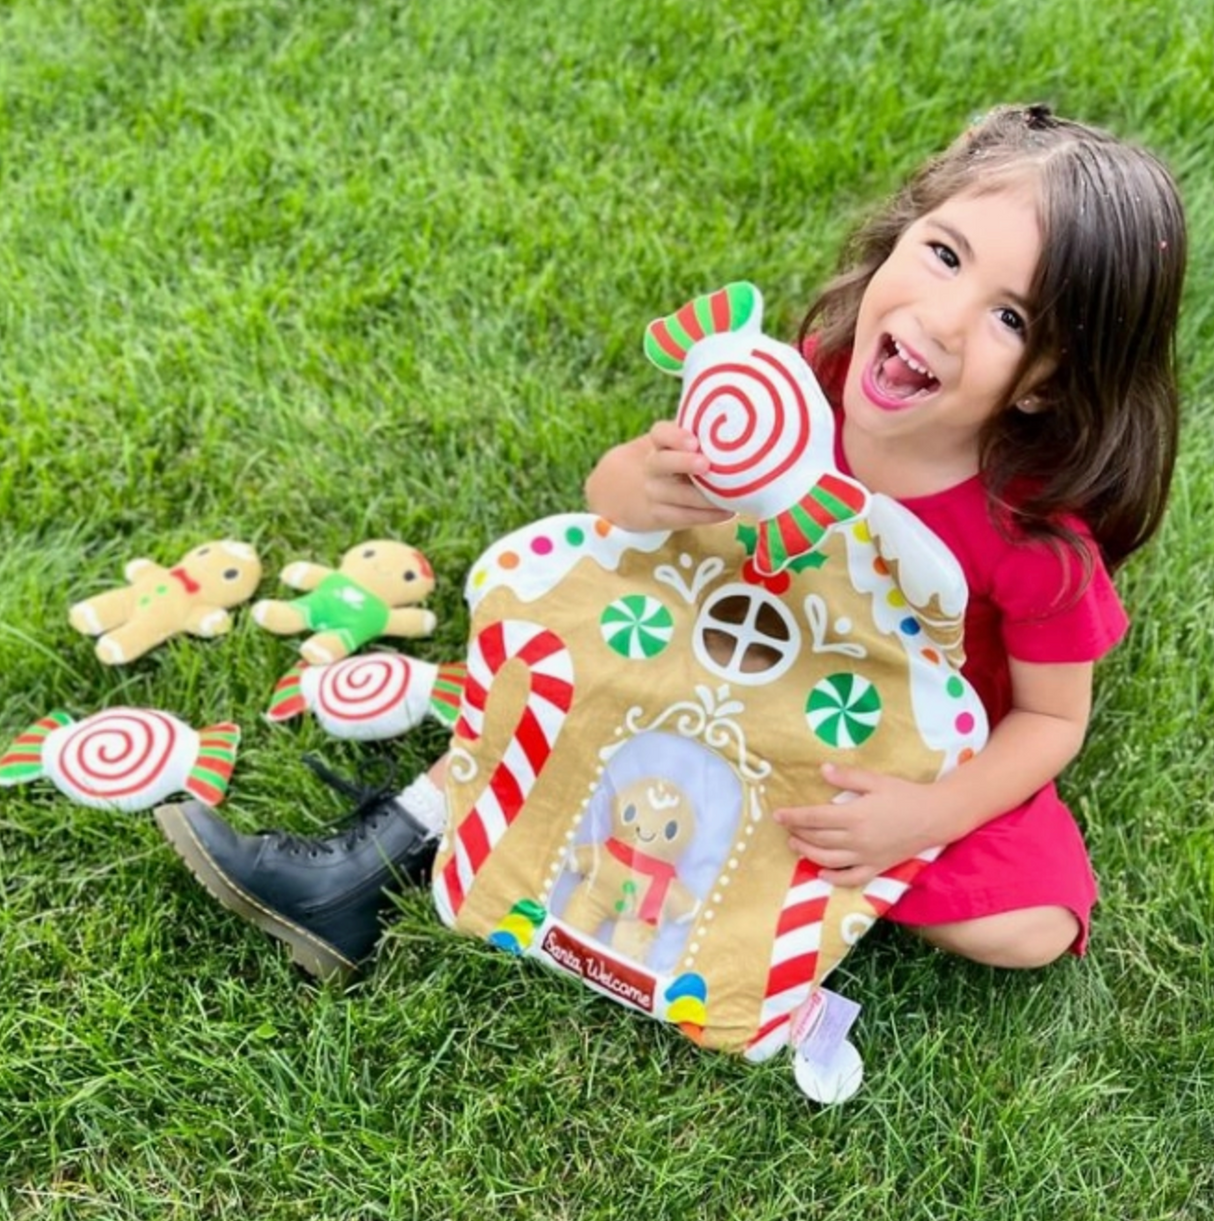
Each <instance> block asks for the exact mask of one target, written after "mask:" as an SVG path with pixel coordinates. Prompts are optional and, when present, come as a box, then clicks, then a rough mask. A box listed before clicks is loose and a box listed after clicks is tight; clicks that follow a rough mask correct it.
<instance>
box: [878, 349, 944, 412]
mask: <svg viewBox="0 0 1214 1221" xmlns="http://www.w3.org/2000/svg"><path fill="white" fill-rule="evenodd" d="M872 381H873V385H874V386H875V387H876V389H877V390H878V391H879V392H880V393H881V395H882V396H883V397H884V398H886V399H888V400H891V401H892V402H895V403H910V402H913V401H915V400H917V399H922V398H927V396H928V395H930V394H935V392H936V391H937V390H939V389H940V379H939V378H937V377H936V375H935V374H934V373H933V372H932V371H931V370H930V369H929V368H928V367H927V366H926V365H925V364H924V363H923V362H922V361H921V360H920V359H919V358H918V357H917V356H915V355H914V354H912V353H911V352H910V351H908V350H907V349H906V348H905V347H903V346H902V344H901V343H899V342H898V340H896V339H895V338H894V337H893V336H892V335H884V336H882V338H881V343H880V345H879V347H878V349H877V357H876V359H875V360H874V361H873V366H872Z"/></svg>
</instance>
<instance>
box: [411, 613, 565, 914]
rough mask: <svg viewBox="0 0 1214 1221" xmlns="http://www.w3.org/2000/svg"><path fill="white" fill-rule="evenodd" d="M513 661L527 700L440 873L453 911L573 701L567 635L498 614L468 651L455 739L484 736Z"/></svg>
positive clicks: (523, 798)
mask: <svg viewBox="0 0 1214 1221" xmlns="http://www.w3.org/2000/svg"><path fill="white" fill-rule="evenodd" d="M512 661H518V662H521V663H522V664H523V665H525V666H526V667H527V673H528V677H529V681H530V690H529V691H528V695H527V700H526V703H525V704H524V706H523V709H522V712H521V713H520V714H519V719H518V724H517V725H516V726H515V728H514V733H513V734H512V735H511V738H510V742H509V745H508V746H507V747H506V750H505V752H504V754H503V756H502V758H501V759H500V760H499V761H498V763H497V765H496V766H495V767H494V769H493V771H492V773H491V774H490V776H489V779H488V782H487V783H486V785H485V788H484V789H483V790H482V792H481V794H480V796H479V797H478V798H477V800H476V802H475V804H474V805H473V806H472V808H471V810H469V812H468V814H467V816H466V817H465V818H464V819H463V821H462V822H461V823H460V825H459V827H458V828H457V829H456V831H455V836H454V838H455V843H454V850H453V852H452V854H451V857H450V859H449V860H448V861H447V864H446V866H445V867H444V869H443V870H442V872H441V874H440V875H439V876H438V877H437V878H436V879H435V887H436V889H439V890H440V891H441V892H442V898H443V899H444V900H445V903H446V906H447V907H448V910H450V911H451V912H452V913H455V912H458V911H459V909H460V908H461V907H462V906H463V903H464V899H465V897H466V895H467V891H468V887H469V886H470V885H471V884H472V880H473V878H475V877H476V874H477V872H478V870H479V869H480V867H481V866H482V865H483V864H484V862H485V859H486V858H487V857H488V855H489V853H490V852H491V851H492V850H493V848H494V847H495V845H496V844H497V842H498V841H499V840H500V839H501V837H502V836H503V835H504V834H505V833H506V830H507V828H508V827H509V826H510V824H511V823H512V822H513V821H514V819H515V816H516V815H517V814H518V812H519V810H520V809H522V807H523V803H524V802H525V801H526V800H527V796H528V794H529V793H530V791H531V787H532V785H534V783H535V780H536V777H537V776H538V775H539V774H540V772H541V771H542V770H543V768H544V765H545V764H546V763H547V761H548V756H549V755H550V754H551V753H552V748H553V746H554V744H555V743H556V739H557V737H558V735H559V734H560V732H561V727H562V726H563V725H564V722H565V717H566V715H567V714H568V712H569V708H570V705H571V704H572V703H573V661H572V658H571V657H570V656H569V650H568V649H567V648H566V647H565V644H564V641H562V640H561V638H560V637H559V636H557V635H556V633H555V632H552V631H550V630H549V629H548V628H545V627H541V626H540V625H539V624H536V623H527V622H525V621H523V620H518V619H505V620H501V621H499V622H497V623H494V624H491V625H490V626H489V627H487V628H485V629H483V630H482V631H481V632H480V633H479V634H478V635H477V636H476V637H475V639H474V640H473V641H472V644H471V647H470V649H469V652H468V677H467V681H466V684H465V686H464V696H463V703H462V705H461V707H460V718H459V721H458V723H457V724H456V726H455V737H456V739H457V741H458V740H463V741H464V742H476V741H478V740H479V739H480V736H481V732H482V729H483V727H484V717H485V707H486V705H487V703H488V701H489V692H490V689H491V687H492V686H493V682H494V680H495V679H496V678H497V676H498V674H500V673H501V671H502V669H503V668H504V667H505V666H506V665H507V664H508V663H510V662H512Z"/></svg>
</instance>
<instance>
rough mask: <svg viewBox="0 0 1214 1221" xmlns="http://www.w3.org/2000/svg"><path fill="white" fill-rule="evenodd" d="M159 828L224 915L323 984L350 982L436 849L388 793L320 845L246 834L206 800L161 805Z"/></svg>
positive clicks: (278, 834)
mask: <svg viewBox="0 0 1214 1221" xmlns="http://www.w3.org/2000/svg"><path fill="white" fill-rule="evenodd" d="M343 787H345V786H343ZM156 821H157V823H159V825H160V829H161V831H163V832H164V834H165V836H166V837H167V839H168V841H169V843H170V844H172V846H173V848H174V849H175V850H176V851H177V853H178V855H179V856H180V857H181V858H182V860H183V861H185V863H186V865H187V867H188V868H189V869H190V871H191V872H192V873H193V874H194V876H195V877H196V878H198V880H199V881H200V882H201V883H202V884H203V886H205V887H206V888H207V890H208V891H210V893H211V894H212V895H214V897H215V898H216V899H218V900H219V902H220V903H222V904H223V906H224V907H226V908H228V909H229V910H230V911H233V912H235V913H236V914H237V915H238V916H242V917H243V918H244V919H246V920H248V921H250V922H251V923H253V924H255V925H257V927H258V928H260V929H262V930H264V931H265V932H267V933H269V934H270V936H272V937H276V938H278V940H279V941H283V942H285V943H286V944H287V945H289V946H290V947H291V957H292V958H293V960H294V961H295V962H296V963H297V964H298V965H299V966H301V967H302V968H303V969H304V970H305V971H307V972H308V973H309V974H311V975H314V976H316V977H317V978H318V979H338V980H346V979H348V978H349V977H350V976H352V975H353V974H354V973H355V972H356V971H357V970H358V967H359V964H360V963H362V962H363V960H364V959H366V958H367V957H369V956H370V954H371V952H372V950H374V948H375V945H376V942H377V941H378V940H379V936H380V933H381V932H382V925H381V920H380V917H381V916H382V915H383V914H384V913H385V912H387V911H388V910H389V909H390V908H391V907H392V895H393V894H396V893H399V892H400V891H401V890H402V889H404V887H406V886H410V885H414V886H415V885H420V884H422V883H424V882H425V881H426V880H427V879H428V877H429V873H430V867H431V865H432V863H433V861H434V853H435V849H436V847H437V844H438V840H437V839H436V838H435V837H434V836H432V835H430V834H429V833H428V832H427V831H426V829H425V828H424V827H423V826H422V824H421V823H420V822H418V821H417V820H415V819H414V818H413V817H412V815H410V814H409V812H408V811H407V810H406V809H405V808H404V806H402V805H401V804H400V802H399V801H397V800H396V799H395V798H394V797H392V796H389V795H387V794H384V793H382V792H377V793H373V794H371V796H370V798H369V799H368V800H365V801H364V802H363V803H362V804H361V805H360V807H359V809H358V810H356V811H355V814H354V817H353V819H352V821H351V822H350V824H349V825H348V826H347V827H345V828H344V829H343V830H341V831H339V832H338V833H337V834H335V835H331V836H328V837H327V838H321V839H311V838H307V837H305V836H300V835H291V834H288V833H286V832H283V831H262V832H259V833H257V834H254V835H242V834H241V833H240V832H238V831H234V830H233V829H232V828H231V827H230V826H228V824H227V823H226V822H224V820H223V819H222V818H220V817H219V815H218V814H216V813H215V811H214V810H212V809H211V808H210V806H206V805H203V804H202V803H200V802H185V803H184V804H181V805H166V806H161V807H160V808H159V809H157V810H156Z"/></svg>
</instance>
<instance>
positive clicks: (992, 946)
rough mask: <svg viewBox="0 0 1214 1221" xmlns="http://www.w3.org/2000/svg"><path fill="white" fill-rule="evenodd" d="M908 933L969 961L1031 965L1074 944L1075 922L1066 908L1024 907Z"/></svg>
mask: <svg viewBox="0 0 1214 1221" xmlns="http://www.w3.org/2000/svg"><path fill="white" fill-rule="evenodd" d="M908 927H910V926H908ZM911 931H913V932H916V933H918V934H919V935H920V936H921V937H922V938H923V939H924V940H925V941H927V942H929V943H930V944H932V945H934V946H936V947H937V948H938V949H941V950H947V951H948V952H949V953H950V954H958V955H960V956H961V957H962V958H969V959H971V960H973V961H974V962H981V963H985V964H986V965H987V966H990V967H1011V968H1020V969H1031V968H1033V967H1044V966H1048V965H1049V964H1050V963H1051V962H1054V961H1056V960H1057V959H1058V958H1061V957H1062V955H1063V954H1065V953H1066V952H1067V951H1068V950H1069V949H1070V948H1071V946H1072V945H1074V944H1075V938H1076V937H1078V936H1079V933H1080V926H1079V921H1078V919H1077V918H1076V916H1075V913H1074V912H1072V911H1070V910H1069V909H1068V908H1065V907H1025V908H1021V909H1020V910H1019V911H1010V912H1000V913H999V915H997V916H982V917H979V918H978V919H976V920H958V921H956V922H954V923H951V924H932V925H925V926H922V927H912V929H911Z"/></svg>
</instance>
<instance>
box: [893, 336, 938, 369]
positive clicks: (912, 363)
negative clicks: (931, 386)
mask: <svg viewBox="0 0 1214 1221" xmlns="http://www.w3.org/2000/svg"><path fill="white" fill-rule="evenodd" d="M894 351H895V352H897V353H898V355H899V356H900V357H901V358H902V360H903V361H904V362H905V363H906V364H907V366H908V367H910V368H911V369H914V371H915V372H916V373H919V374H921V375H922V376H923V377H934V376H935V374H934V373H933V372H932V371H931V370H930V369H929V368H928V367H927V366H926V365H921V364H920V363H919V362H918V361H917V360H915V359H914V358H913V357H912V356H911V355H910V353H909V352H907V350H906V349H905V348H904V347H903V346H902V345H901V344H900V343H899V342H898V341H897V340H896V339H895V340H894Z"/></svg>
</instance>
